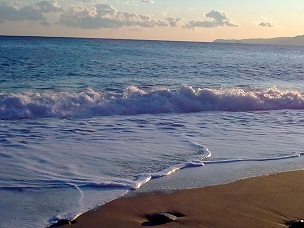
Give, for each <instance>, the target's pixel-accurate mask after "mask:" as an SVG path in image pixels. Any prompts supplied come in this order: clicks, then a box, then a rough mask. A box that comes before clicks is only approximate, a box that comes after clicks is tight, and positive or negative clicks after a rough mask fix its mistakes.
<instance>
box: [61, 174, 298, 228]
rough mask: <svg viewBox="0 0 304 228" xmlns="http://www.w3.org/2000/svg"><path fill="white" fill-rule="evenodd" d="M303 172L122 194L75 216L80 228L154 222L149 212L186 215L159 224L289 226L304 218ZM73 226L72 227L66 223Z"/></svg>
mask: <svg viewBox="0 0 304 228" xmlns="http://www.w3.org/2000/svg"><path fill="white" fill-rule="evenodd" d="M303 177H304V171H292V172H286V173H279V174H274V175H270V176H263V177H254V178H248V179H244V180H239V181H236V182H233V183H229V184H225V185H218V186H210V187H204V188H200V189H190V190H180V191H175V192H171V193H164V192H162V193H157V192H154V193H145V194H139V195H137V196H135V197H134V196H132V197H122V198H119V199H117V200H114V201H112V202H110V203H108V204H106V205H104V206H102V207H100V208H98V209H96V210H92V211H89V212H87V213H85V214H83V215H82V216H80V217H79V218H77V219H76V223H75V224H73V225H72V227H73V228H78V227H89V228H93V227H142V226H152V225H153V224H151V223H149V222H148V220H147V218H146V216H147V215H151V214H153V213H156V212H172V213H174V212H178V213H182V214H184V215H185V216H184V217H179V218H177V220H175V221H173V222H171V223H166V224H164V225H160V226H159V227H287V226H286V225H285V223H286V222H288V221H291V220H297V219H301V218H304V203H303V196H304V178H303ZM67 227H71V226H67Z"/></svg>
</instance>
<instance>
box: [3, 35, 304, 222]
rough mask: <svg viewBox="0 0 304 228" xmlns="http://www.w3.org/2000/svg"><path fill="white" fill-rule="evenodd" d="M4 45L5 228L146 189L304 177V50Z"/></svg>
mask: <svg viewBox="0 0 304 228" xmlns="http://www.w3.org/2000/svg"><path fill="white" fill-rule="evenodd" d="M0 43H1V47H3V50H2V52H1V53H0V61H1V62H0V72H1V74H0V81H1V88H0V119H1V120H0V157H1V159H0V173H1V175H0V196H1V197H0V205H1V206H0V213H1V214H2V215H3V217H4V218H5V219H4V221H3V223H2V224H1V226H3V227H18V226H21V225H22V226H23V227H33V226H35V227H43V226H47V224H49V223H52V222H55V221H56V220H57V219H59V218H62V217H64V218H73V217H74V216H76V215H77V214H79V213H82V212H85V211H87V210H88V209H90V208H94V207H96V206H99V205H102V204H104V203H106V202H108V201H110V200H112V199H115V198H117V197H119V196H121V195H124V194H125V193H127V192H129V191H130V190H132V189H137V188H140V187H141V186H142V185H143V187H141V189H142V190H145V189H147V190H149V189H153V190H155V186H158V189H178V188H189V187H190V188H191V187H199V186H205V185H209V184H218V183H225V182H229V181H233V180H236V179H239V178H244V177H250V176H254V175H262V174H268V173H274V172H278V171H279V172H280V171H286V170H293V169H299V168H303V167H302V166H301V164H302V157H303V156H301V155H302V154H303V152H304V151H303V140H302V137H301V136H302V135H303V133H304V130H303V129H304V128H303V125H304V118H303V117H304V116H303V115H304V114H303V113H302V110H303V109H304V94H303V88H304V84H303V80H302V79H303V73H304V66H303V62H304V61H303V60H304V55H303V53H304V49H303V48H297V47H282V46H258V45H227V44H209V43H184V42H157V41H151V42H150V41H119V40H98V39H70V38H69V39H65V38H16V37H15V38H13V37H1V38H0ZM45 53H48V55H46V54H45ZM193 167H195V168H193ZM192 168H193V169H192ZM180 169H182V170H183V171H178V170H180ZM188 170H189V171H188ZM176 171H178V172H176ZM174 172H175V173H174ZM204 172H205V173H204ZM173 173H174V174H173ZM223 173H224V175H223ZM187 176H188V177H189V178H187ZM151 179H152V181H150V180H151ZM153 179H154V180H153ZM153 183H155V184H153ZM168 185H169V187H168ZM149 186H152V187H149Z"/></svg>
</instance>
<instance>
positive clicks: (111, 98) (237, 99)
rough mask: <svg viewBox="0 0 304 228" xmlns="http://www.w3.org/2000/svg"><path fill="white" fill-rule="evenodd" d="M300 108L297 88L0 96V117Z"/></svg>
mask: <svg viewBox="0 0 304 228" xmlns="http://www.w3.org/2000/svg"><path fill="white" fill-rule="evenodd" d="M281 109H304V94H303V92H299V91H295V90H280V89H278V88H276V87H272V88H269V89H266V90H257V89H251V90H244V89H240V88H232V89H210V88H203V89H194V88H192V87H191V86H185V85H183V86H181V88H179V89H178V90H170V89H167V88H164V89H158V90H152V91H144V90H141V89H139V88H137V87H135V86H129V87H127V88H126V89H125V90H124V91H123V92H115V93H114V92H106V91H95V90H93V89H91V88H88V89H87V90H86V91H83V92H79V93H77V92H22V93H1V94H0V119H32V118H46V117H92V116H109V115H137V114H160V113H190V112H201V111H232V112H237V111H258V110H281Z"/></svg>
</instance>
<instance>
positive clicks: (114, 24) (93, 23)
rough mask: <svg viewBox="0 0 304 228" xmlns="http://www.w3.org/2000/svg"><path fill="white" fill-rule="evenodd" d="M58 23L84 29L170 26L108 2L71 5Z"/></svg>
mask: <svg viewBox="0 0 304 228" xmlns="http://www.w3.org/2000/svg"><path fill="white" fill-rule="evenodd" d="M58 24H61V25H65V26H69V27H80V28H84V29H98V28H121V27H130V26H139V27H157V26H158V27H159V26H161V27H164V26H168V23H167V22H166V21H162V20H155V19H152V18H151V16H148V15H142V14H136V13H128V12H121V11H118V10H117V9H115V8H113V7H112V6H110V5H107V4H99V5H96V6H92V7H80V6H73V7H70V9H69V10H68V11H66V12H64V13H62V14H61V16H60V20H59V22H58Z"/></svg>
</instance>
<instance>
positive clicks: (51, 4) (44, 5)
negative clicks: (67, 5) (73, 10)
mask: <svg viewBox="0 0 304 228" xmlns="http://www.w3.org/2000/svg"><path fill="white" fill-rule="evenodd" d="M36 6H37V7H38V9H37V10H39V11H40V12H42V13H60V12H63V8H62V7H61V6H60V5H59V4H58V3H57V2H56V1H42V2H39V3H36Z"/></svg>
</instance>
